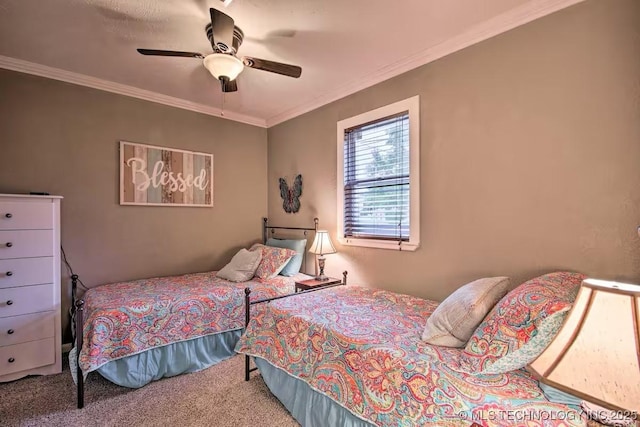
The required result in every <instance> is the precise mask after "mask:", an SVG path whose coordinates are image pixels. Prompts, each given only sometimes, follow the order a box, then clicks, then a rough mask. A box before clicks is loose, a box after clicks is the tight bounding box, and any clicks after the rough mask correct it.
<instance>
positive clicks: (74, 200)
mask: <svg viewBox="0 0 640 427" xmlns="http://www.w3.org/2000/svg"><path fill="white" fill-rule="evenodd" d="M0 94H1V96H0V193H2V192H4V193H20V192H29V191H47V192H49V193H51V194H59V195H62V196H64V199H63V201H62V244H63V246H64V249H65V251H66V253H67V257H68V259H69V262H70V263H71V265H72V266H73V268H74V270H75V271H76V273H78V274H79V275H80V278H81V279H82V280H83V281H84V283H85V284H86V285H88V286H96V285H100V284H104V283H108V282H113V281H119V280H129V279H135V278H144V277H152V276H162V275H170V274H178V273H187V272H196V271H207V270H212V269H217V268H219V267H222V266H223V265H224V264H225V263H227V262H228V261H229V259H230V258H231V257H232V256H233V253H234V252H235V251H237V249H238V248H239V247H241V246H245V245H248V244H249V243H251V242H253V241H257V240H259V239H260V238H261V230H262V229H261V224H262V221H261V217H262V216H264V215H265V214H266V210H267V188H266V183H265V177H266V174H267V160H266V159H267V135H266V130H265V129H261V128H257V127H253V126H249V125H244V124H240V123H236V122H232V121H229V120H221V119H217V118H214V117H210V116H206V115H202V114H197V113H192V112H189V111H184V110H179V109H176V108H171V107H166V106H162V105H158V104H154V103H150V102H146V101H141V100H137V99H133V98H128V97H124V96H119V95H114V94H111V93H107V92H102V91H98V90H94V89H89V88H85V87H81V86H75V85H71V84H66V83H61V82H58V81H54V80H48V79H44V78H39V77H34V76H28V75H24V74H19V73H14V72H10V71H5V70H0ZM120 140H126V141H133V142H143V143H147V144H153V145H161V146H167V147H172V148H181V149H187V150H194V151H202V152H206V153H213V155H214V207H213V208H189V207H147V206H120V205H119V202H118V200H119V199H118V197H119V196H118V194H119V193H118V191H119V169H118V160H119V158H118V150H119V141H120ZM63 280H64V281H63V309H64V310H65V312H66V310H67V308H68V306H69V295H70V288H69V286H70V285H69V282H68V278H67V277H66V276H65V278H64V279H63ZM63 318H64V322H65V325H64V326H65V327H66V322H67V318H66V316H63ZM69 340H70V338H69V336H68V334H67V341H69Z"/></svg>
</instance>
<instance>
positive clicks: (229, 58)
mask: <svg viewBox="0 0 640 427" xmlns="http://www.w3.org/2000/svg"><path fill="white" fill-rule="evenodd" d="M203 62H204V66H205V68H206V69H207V70H209V72H210V73H211V75H212V76H213V77H215V78H216V79H218V80H220V78H221V77H226V78H228V79H229V80H235V79H236V77H238V75H239V74H240V73H241V72H242V70H244V64H242V61H240V60H239V59H238V58H236V57H235V56H233V55H229V54H226V53H212V54H211V55H207V56H206V57H205V58H204V60H203Z"/></svg>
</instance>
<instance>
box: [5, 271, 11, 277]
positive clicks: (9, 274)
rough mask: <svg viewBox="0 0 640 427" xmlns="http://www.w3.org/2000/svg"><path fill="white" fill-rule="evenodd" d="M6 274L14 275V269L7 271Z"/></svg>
mask: <svg viewBox="0 0 640 427" xmlns="http://www.w3.org/2000/svg"><path fill="white" fill-rule="evenodd" d="M5 274H6V275H7V276H13V271H7V272H6V273H5Z"/></svg>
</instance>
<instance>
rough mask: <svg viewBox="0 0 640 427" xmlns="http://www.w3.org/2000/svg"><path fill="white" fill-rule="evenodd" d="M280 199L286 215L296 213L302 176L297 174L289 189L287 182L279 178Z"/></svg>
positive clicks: (300, 193) (298, 205)
mask: <svg viewBox="0 0 640 427" xmlns="http://www.w3.org/2000/svg"><path fill="white" fill-rule="evenodd" d="M279 181H280V197H282V207H283V208H284V211H285V212H286V213H296V212H298V211H299V210H300V196H302V175H300V174H298V176H296V178H295V179H294V180H293V186H292V187H291V188H289V186H288V185H287V181H286V180H285V179H284V178H280V179H279Z"/></svg>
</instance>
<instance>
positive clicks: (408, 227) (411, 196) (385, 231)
mask: <svg viewBox="0 0 640 427" xmlns="http://www.w3.org/2000/svg"><path fill="white" fill-rule="evenodd" d="M419 107H420V100H419V97H418V96H414V97H413V98H409V99H406V100H404V101H400V102H396V103H395V104H391V105H387V106H386V107H382V108H378V109H377V110H373V111H369V112H367V113H364V114H361V115H359V116H356V117H351V118H349V119H345V120H342V121H340V122H338V240H339V241H340V242H341V243H342V244H345V245H355V246H367V247H375V248H386V249H397V250H416V249H417V247H418V245H419V244H420V199H419V198H420V189H419V185H420V168H419V164H420V163H419V162H420V132H419V122H420V115H419Z"/></svg>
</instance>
